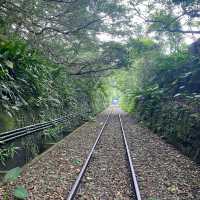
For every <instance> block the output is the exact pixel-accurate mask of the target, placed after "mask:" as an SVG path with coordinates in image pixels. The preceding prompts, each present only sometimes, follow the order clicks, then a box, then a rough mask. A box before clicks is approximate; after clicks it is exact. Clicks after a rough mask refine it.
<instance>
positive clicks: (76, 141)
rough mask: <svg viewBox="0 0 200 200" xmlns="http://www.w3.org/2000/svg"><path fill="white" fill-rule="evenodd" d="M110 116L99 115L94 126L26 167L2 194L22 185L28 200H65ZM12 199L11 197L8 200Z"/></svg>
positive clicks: (75, 132) (79, 132) (92, 124)
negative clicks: (27, 194) (26, 192)
mask: <svg viewBox="0 0 200 200" xmlns="http://www.w3.org/2000/svg"><path fill="white" fill-rule="evenodd" d="M108 112H109V109H107V110H106V111H105V112H103V113H102V114H100V115H99V116H98V117H97V118H96V121H95V122H89V123H86V124H84V125H83V126H81V127H80V128H79V129H77V130H75V131H74V132H73V133H71V134H70V135H68V136H67V137H66V138H65V139H64V140H62V141H61V142H59V143H58V144H56V145H54V146H53V147H52V148H50V149H49V150H48V151H47V152H45V153H43V154H41V155H40V156H38V158H35V159H34V160H33V161H31V162H30V163H29V164H27V165H26V166H24V168H23V172H22V175H21V177H19V179H18V180H17V182H16V183H11V184H8V185H6V186H4V187H2V188H1V190H0V191H8V193H9V194H12V193H13V192H12V191H13V189H14V187H15V186H16V185H20V186H24V187H25V188H26V189H27V190H28V193H29V197H28V199H29V200H63V199H64V197H65V196H66V195H67V193H68V191H69V190H70V187H71V185H72V184H73V182H74V181H75V179H76V176H77V175H78V174H79V171H80V168H81V165H82V164H83V162H84V160H85V159H86V156H87V154H88V152H89V150H90V148H91V146H92V144H93V143H94V141H95V140H96V137H97V134H98V132H99V130H100V129H101V127H102V125H103V123H104V121H105V119H106V117H107V114H108ZM12 199H13V196H12V195H10V197H9V200H12Z"/></svg>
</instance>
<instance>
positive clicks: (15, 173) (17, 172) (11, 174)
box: [4, 167, 22, 182]
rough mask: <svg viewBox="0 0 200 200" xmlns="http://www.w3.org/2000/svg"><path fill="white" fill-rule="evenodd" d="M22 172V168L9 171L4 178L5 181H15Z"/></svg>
mask: <svg viewBox="0 0 200 200" xmlns="http://www.w3.org/2000/svg"><path fill="white" fill-rule="evenodd" d="M21 171H22V170H21V168H20V167H16V168H14V169H11V170H9V171H8V172H7V173H6V175H5V177H4V181H5V182H11V181H15V180H16V179H17V178H18V177H19V176H20V174H21Z"/></svg>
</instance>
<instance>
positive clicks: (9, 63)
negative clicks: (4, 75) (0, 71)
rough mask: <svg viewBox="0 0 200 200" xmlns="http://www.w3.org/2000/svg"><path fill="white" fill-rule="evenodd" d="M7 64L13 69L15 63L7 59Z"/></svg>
mask: <svg viewBox="0 0 200 200" xmlns="http://www.w3.org/2000/svg"><path fill="white" fill-rule="evenodd" d="M5 64H6V66H7V67H9V68H11V69H13V63H12V62H11V61H9V60H6V61H5Z"/></svg>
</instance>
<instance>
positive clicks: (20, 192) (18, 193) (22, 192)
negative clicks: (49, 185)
mask: <svg viewBox="0 0 200 200" xmlns="http://www.w3.org/2000/svg"><path fill="white" fill-rule="evenodd" d="M14 196H15V197H16V198H18V199H26V198H27V197H28V192H27V190H26V189H25V188H24V187H22V186H17V187H16V189H15V190H14Z"/></svg>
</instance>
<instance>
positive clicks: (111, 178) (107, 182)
mask: <svg viewBox="0 0 200 200" xmlns="http://www.w3.org/2000/svg"><path fill="white" fill-rule="evenodd" d="M127 162H128V161H127V159H126V153H125V149H124V144H123V138H122V133H121V129H120V123H119V118H118V114H117V113H116V112H115V113H113V114H112V115H111V117H110V119H109V121H108V124H107V126H106V128H105V130H104V132H103V134H102V137H101V139H100V142H99V143H98V145H97V148H96V150H95V152H94V156H93V157H92V161H91V162H90V165H89V167H88V169H87V172H86V174H85V176H84V178H83V181H82V183H81V186H80V189H79V193H78V195H77V198H76V199H78V200H83V199H85V200H86V199H87V200H89V199H91V200H92V199H94V200H95V199H101V200H108V199H113V200H114V199H115V200H129V199H134V198H133V194H132V191H131V181H130V173H129V168H128V166H127V164H128V163H127Z"/></svg>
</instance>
